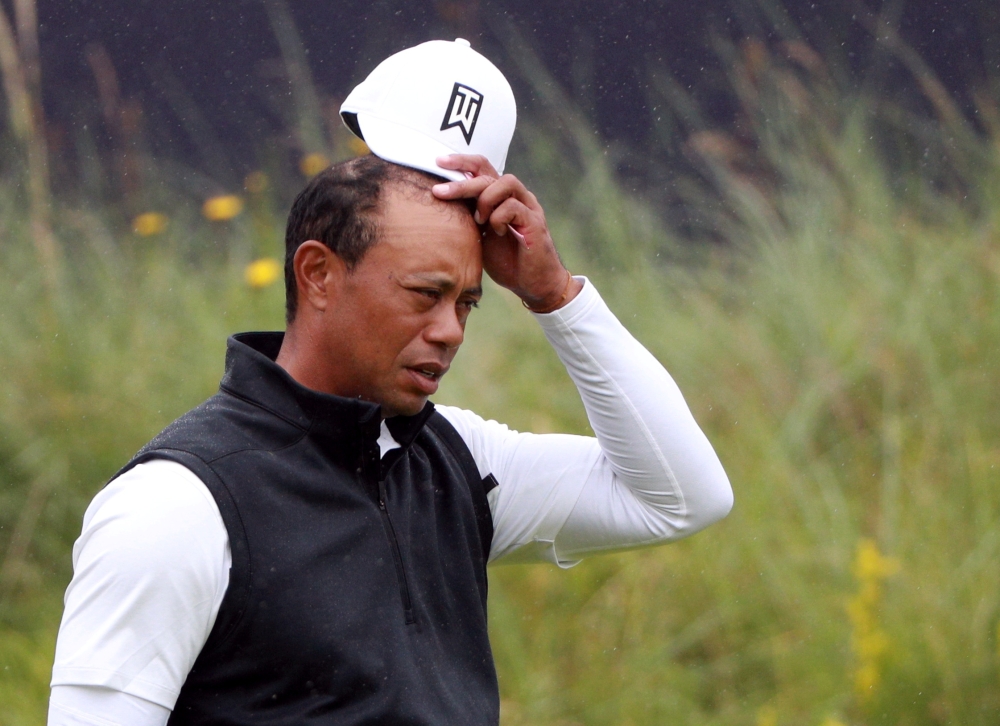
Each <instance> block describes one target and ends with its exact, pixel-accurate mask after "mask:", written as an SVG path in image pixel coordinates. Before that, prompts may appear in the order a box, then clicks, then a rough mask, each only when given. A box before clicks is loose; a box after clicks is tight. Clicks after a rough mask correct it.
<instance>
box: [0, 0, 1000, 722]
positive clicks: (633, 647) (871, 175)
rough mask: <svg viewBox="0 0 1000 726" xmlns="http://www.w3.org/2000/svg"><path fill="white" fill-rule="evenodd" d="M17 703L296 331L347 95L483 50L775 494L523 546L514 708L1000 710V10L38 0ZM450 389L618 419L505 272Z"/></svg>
mask: <svg viewBox="0 0 1000 726" xmlns="http://www.w3.org/2000/svg"><path fill="white" fill-rule="evenodd" d="M0 8H2V10H3V12H2V13H0V74H2V81H3V87H2V94H0V112H2V113H0V726H21V725H35V724H42V723H44V714H45V709H46V699H47V694H48V686H47V684H48V679H49V675H50V669H51V662H52V654H53V647H54V642H55V635H56V630H57V627H58V622H59V617H60V614H61V607H62V593H63V590H64V589H65V586H66V584H67V582H68V581H69V578H70V576H71V549H72V545H73V541H74V540H75V538H76V536H77V535H78V533H79V531H80V524H81V518H82V515H83V512H84V510H85V508H86V506H87V504H88V502H89V501H90V499H91V498H92V497H93V495H94V494H95V493H96V492H97V491H98V490H99V489H100V487H101V486H102V485H103V483H104V482H105V481H106V480H107V479H108V477H110V476H111V475H113V474H114V472H115V471H116V470H117V469H118V468H119V467H120V466H121V465H122V464H124V463H125V462H126V461H127V460H128V459H129V458H130V456H131V455H132V454H133V453H134V452H135V450H136V449H137V448H138V447H139V446H141V445H142V444H143V443H145V442H146V441H147V440H148V439H149V438H150V437H151V436H153V435H154V434H155V433H156V432H158V431H159V430H160V428H161V427H163V426H164V425H165V424H167V423H168V422H170V421H171V420H172V419H174V418H175V417H176V416H178V415H179V414H181V413H183V412H184V411H185V410H187V409H188V408H190V407H192V406H194V405H195V404H197V403H198V402H200V401H201V400H203V399H204V398H205V397H207V396H209V395H211V393H212V392H213V391H214V390H215V388H216V386H217V384H218V380H219V377H220V375H221V372H222V364H223V352H224V348H225V339H226V336H227V335H228V334H230V333H232V332H236V331H240V330H247V329H275V328H281V327H282V323H283V286H282V284H281V281H280V279H279V277H280V274H281V266H280V262H279V260H280V258H281V256H282V253H283V242H282V240H283V226H284V216H285V214H286V212H287V209H288V206H289V204H290V201H291V199H292V198H293V197H294V195H295V194H296V193H297V192H298V190H299V189H300V188H301V187H302V186H303V185H304V183H305V182H306V180H307V179H308V178H309V177H310V176H311V175H313V174H316V173H317V172H318V171H320V170H321V169H323V168H325V167H326V166H327V165H328V164H330V163H332V162H335V161H338V160H342V159H345V158H348V157H350V156H353V155H357V154H363V153H366V149H365V148H364V145H363V144H361V143H359V142H357V141H355V140H353V139H352V137H351V136H350V134H349V133H348V132H347V131H346V130H345V129H343V128H342V127H341V124H340V121H339V118H338V116H337V109H338V107H339V103H340V100H341V99H342V98H343V97H344V96H345V95H346V93H347V92H348V91H349V90H350V89H351V88H352V87H353V85H354V84H356V83H357V82H358V81H360V80H361V79H363V78H364V77H365V76H366V75H367V73H368V72H369V71H370V70H371V69H372V68H373V67H374V65H375V64H376V63H377V62H378V61H379V60H381V59H382V58H384V57H385V56H387V55H388V54H390V53H392V52H395V51H397V50H400V49H402V48H404V47H407V46H409V45H412V44H414V43H417V42H420V41H423V40H428V39H432V38H444V39H451V38H454V37H465V38H468V39H469V40H471V41H472V45H473V47H475V48H476V49H478V50H480V51H481V52H483V53H485V54H486V55H487V56H489V57H490V58H491V59H493V60H494V62H496V64H497V65H498V66H499V67H500V68H501V70H503V71H504V72H505V73H506V74H507V76H508V78H510V80H511V82H512V85H513V86H514V88H515V93H516V95H517V98H518V102H519V127H518V131H517V134H516V135H515V141H514V146H513V148H512V152H511V157H510V161H509V164H508V169H509V170H510V171H511V172H513V173H515V174H517V175H519V176H520V177H522V178H523V179H525V180H526V181H527V182H528V184H529V186H530V187H531V188H532V189H533V190H534V191H535V192H536V193H537V194H538V196H539V197H540V199H541V201H542V202H543V204H544V205H545V207H546V210H547V213H548V217H549V220H550V224H551V227H552V230H553V233H554V236H555V237H556V240H557V244H558V245H559V247H560V250H561V252H562V254H563V257H564V259H565V261H566V262H567V265H568V266H569V267H570V268H571V269H572V270H573V271H574V272H578V273H583V274H587V275H589V276H590V277H591V279H592V280H594V281H595V283H596V284H597V285H598V287H599V289H600V290H601V291H602V293H603V295H604V296H605V298H606V299H607V300H608V301H609V303H610V305H611V307H612V308H613V309H614V310H615V311H616V313H617V314H618V316H619V317H620V318H621V320H622V321H623V322H624V323H625V324H626V326H627V327H628V328H629V329H630V330H632V332H633V333H634V334H635V335H636V336H637V337H638V338H639V339H640V340H642V341H643V342H644V343H645V344H646V345H647V346H648V347H649V348H650V350H652V351H653V353H654V354H655V355H656V356H657V357H658V358H659V359H660V360H661V361H662V362H663V363H664V364H665V365H666V366H667V368H668V370H670V371H671V373H672V374H673V375H674V377H675V378H676V380H677V381H678V383H679V384H680V386H681V389H682V390H683V391H684V392H685V395H686V397H687V400H688V402H689V404H690V405H691V407H692V409H693V410H694V412H695V415H696V417H697V418H698V420H699V422H700V423H701V424H702V426H703V427H704V428H705V430H706V432H707V433H708V435H709V438H710V439H711V440H712V442H713V443H714V444H715V447H716V449H717V451H718V453H719V456H720V457H721V459H722V461H723V464H724V465H725V467H726V469H727V471H728V473H729V476H730V478H731V480H732V483H733V487H734V490H735V493H736V507H735V509H734V511H733V513H732V514H731V515H730V516H729V518H728V519H726V520H725V521H724V522H722V523H721V524H718V525H716V526H714V527H712V528H710V529H709V530H707V531H705V532H704V533H701V534H698V535H696V536H695V537H693V538H692V539H690V540H687V541H683V542H680V543H677V544H674V545H670V546H668V547H664V548H660V549H654V550H646V551H640V552H634V553H625V554H617V555H608V556H603V557H594V558H592V559H590V560H588V561H585V562H584V563H583V564H581V565H579V566H578V567H576V568H574V569H572V570H569V571H566V572H563V571H558V570H556V569H555V568H552V567H549V566H543V565H538V566H511V567H497V568H494V569H493V570H492V572H491V589H490V618H491V628H492V637H493V645H494V649H495V655H496V659H497V664H498V668H499V673H500V687H501V694H502V699H503V701H502V721H503V724H504V725H505V726H517V725H522V724H525V725H526V724H551V725H553V726H555V725H560V726H569V725H571V724H587V725H589V724H635V725H638V724H666V723H683V724H691V725H701V724H720V725H721V724H727V725H728V724H737V725H741V724H746V725H752V726H781V725H785V724H788V725H792V724H794V725H807V726H862V725H868V724H900V725H904V724H905V725H915V726H920V725H924V724H926V725H932V724H935V725H937V724H963V725H965V724H967V725H979V724H983V725H985V724H997V723H1000V567H998V560H1000V519H998V517H1000V491H998V484H1000V470H998V469H997V467H998V466H1000V439H998V434H1000V414H998V411H1000V380H998V379H997V364H998V361H1000V349H998V344H1000V315H998V314H997V312H998V311H997V303H998V294H1000V228H998V224H1000V217H998V212H1000V156H998V154H1000V145H998V144H1000V10H998V8H997V6H996V4H995V3H994V2H991V1H989V0H961V1H959V2H955V1H954V0H951V1H948V2H945V1H942V2H931V1H929V0H926V1H923V0H922V1H921V2H915V1H912V0H911V2H908V3H907V2H903V1H901V0H886V1H885V2H877V1H875V0H867V1H866V0H836V1H835V2H829V3H811V2H808V1H806V0H785V2H784V3H783V4H782V3H781V2H779V1H778V0H702V2H699V3H676V2H674V3H668V2H666V1H665V0H622V2H619V3H606V2H595V1H593V0H580V1H579V2H575V3H560V4H553V3H549V4H544V3H537V2H527V1H526V0H489V1H487V0H480V1H478V2H477V1H476V0H439V1H437V2H430V1H424V2H403V1H402V0H378V1H376V2H364V3H362V2H356V1H354V0H341V1H340V2H337V3H329V2H324V3H321V2H316V1H315V0H227V1H226V2H221V1H220V0H203V1H202V2H198V3H195V2H188V1H183V2H173V3H171V2H149V1H148V0H141V1H140V0H128V1H127V2H126V0H77V2H73V3H55V2H42V3H39V4H38V5H37V6H36V3H35V0H0ZM438 400H439V401H440V402H445V403H452V404H457V405H462V406H465V407H468V408H472V409H474V410H476V411H477V412H478V413H480V414H482V415H484V416H486V417H491V418H497V419H499V420H502V421H505V422H507V423H509V424H510V425H511V426H513V427H515V428H520V429H523V430H533V431H537V432H547V431H568V432H577V433H587V432H588V430H589V429H588V427H587V421H586V417H585V415H584V412H583V409H582V406H581V404H580V402H579V400H578V398H577V395H576V392H575V390H574V389H573V387H572V385H571V383H570V382H569V380H568V378H567V376H566V375H565V373H564V371H563V370H562V369H561V366H560V364H559V362H558V361H557V359H556V357H555V355H554V354H553V353H552V352H551V351H550V350H549V348H548V346H547V344H546V343H545V341H544V338H543V337H542V335H541V334H540V333H539V331H538V329H537V327H536V326H535V325H534V323H533V321H532V320H531V319H530V316H529V315H528V314H527V313H525V312H524V311H523V310H521V309H520V306H519V304H518V303H517V300H516V299H514V298H512V297H511V296H510V295H509V294H507V293H506V292H504V291H502V290H499V289H497V288H495V287H489V288H488V290H487V294H486V296H485V300H484V303H483V305H482V308H481V309H480V310H479V311H477V313H476V314H475V315H474V316H473V319H472V321H471V322H470V326H469V331H468V337H467V342H466V345H465V347H464V348H463V351H462V353H461V355H459V357H458V359H457V361H456V364H455V367H454V368H453V370H452V373H451V374H450V376H449V378H447V379H445V382H444V386H443V388H442V391H441V394H440V395H439V397H438Z"/></svg>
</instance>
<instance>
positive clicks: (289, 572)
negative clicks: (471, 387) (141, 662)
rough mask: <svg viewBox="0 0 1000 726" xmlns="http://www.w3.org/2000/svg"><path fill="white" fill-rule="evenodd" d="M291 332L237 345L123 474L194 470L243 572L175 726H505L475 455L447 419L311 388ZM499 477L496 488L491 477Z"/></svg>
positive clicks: (429, 410)
mask: <svg viewBox="0 0 1000 726" xmlns="http://www.w3.org/2000/svg"><path fill="white" fill-rule="evenodd" d="M280 346H281V334H280V333H245V334H242V335H237V336H234V337H233V338H230V340H229V347H228V352H227V355H226V374H225V377H224V378H223V379H222V384H221V386H220V390H219V393H218V394H216V395H215V396H213V397H212V398H210V399H209V400H208V401H206V402H205V403H203V404H202V405H201V406H198V407H197V408H195V409H194V410H192V411H190V412H189V413H187V414H186V415H184V416H182V417H181V418H180V419H178V420H177V421H175V422H174V423H173V424H171V425H170V426H168V427H167V428H166V429H165V430H164V431H163V432H162V433H161V434H160V435H159V436H157V437H156V438H155V439H153V440H152V441H151V442H150V443H149V444H148V445H147V446H145V447H144V448H143V449H142V450H141V451H140V452H139V453H138V454H137V456H136V457H135V458H134V459H133V460H132V461H131V462H130V463H129V465H128V466H127V467H125V469H123V471H125V470H127V469H128V468H131V467H132V466H135V465H136V464H138V463H140V462H142V461H147V460H149V459H153V458H164V459H170V460H173V461H177V462H179V463H181V464H183V465H185V466H187V467H188V468H189V469H191V470H192V471H194V473H195V474H197V475H198V476H199V477H200V478H201V480H202V481H203V482H204V483H205V484H206V486H207V487H208V489H209V491H210V492H211V493H212V496H213V497H214V498H215V501H216V503H217V504H218V506H219V511H220V512H221V513H222V519H223V521H224V522H225V525H226V530H227V531H228V533H229V543H230V548H231V550H232V557H233V565H232V569H231V570H230V574H229V589H228V590H227V591H226V595H225V599H224V600H223V602H222V607H221V609H220V611H219V615H218V618H217V620H216V623H215V627H214V628H213V630H212V633H211V635H210V636H209V639H208V642H207V643H206V644H205V647H204V649H203V650H202V652H201V654H200V655H199V657H198V659H197V661H196V662H195V664H194V667H193V669H192V670H191V672H190V673H189V674H188V677H187V681H186V682H185V683H184V687H183V688H182V690H181V693H180V697H179V699H178V701H177V704H176V706H175V708H174V711H173V715H172V716H171V718H170V721H169V724H170V725H171V726H176V725H179V724H213V726H214V725H218V726H223V725H226V726H229V725H231V726H249V725H250V724H253V725H254V726H264V725H267V726H272V725H273V726H278V725H279V724H280V725H281V726H307V725H310V724H329V725H331V726H333V725H334V724H337V725H338V726H340V725H343V726H347V725H348V724H350V725H351V726H360V725H361V724H394V725H395V724H413V725H416V724H427V725H429V724H434V725H435V726H442V725H444V724H463V725H472V724H497V723H498V722H499V694H498V688H497V679H496V672H495V670H494V666H493V657H492V654H491V652H490V644H489V640H488V638H487V629H486V557H487V555H488V552H489V545H490V541H491V539H492V534H493V525H492V520H491V518H490V512H489V507H488V504H487V501H486V492H487V486H488V484H487V483H486V482H484V481H483V480H482V479H480V477H479V474H478V471H477V468H476V465H475V462H474V461H473V459H472V455H471V453H470V452H469V450H468V447H467V446H466V445H465V443H464V442H463V441H462V439H461V438H460V437H459V435H458V433H457V432H456V431H455V430H454V428H452V426H451V425H450V424H449V423H448V422H447V421H446V420H445V419H444V417H442V416H441V414H439V413H436V412H435V411H434V407H433V405H431V404H430V403H428V404H427V406H426V408H425V409H424V410H423V411H422V412H421V413H420V414H418V415H416V416H412V417H397V418H391V419H388V420H387V422H386V423H387V425H388V426H389V429H390V431H391V432H392V434H393V437H394V438H395V439H396V440H397V441H398V442H399V443H400V444H401V445H402V448H401V449H398V450H395V451H392V452H389V453H388V454H387V455H386V456H385V457H384V458H382V459H380V457H379V448H378V443H377V438H378V435H379V426H380V422H381V417H380V411H379V408H378V406H375V405H373V404H369V403H365V402H362V401H358V400H353V399H346V398H340V397H336V396H330V395H325V394H321V393H318V392H316V391H312V390H309V389H307V388H304V387H303V386H301V385H299V384H297V383H296V382H295V381H294V380H293V379H292V378H291V377H290V376H288V374H287V373H286V372H285V371H284V370H283V369H282V368H281V367H279V366H278V365H277V364H276V363H275V362H274V359H275V357H276V356H277V353H278V349H279V348H280ZM491 480H492V479H491Z"/></svg>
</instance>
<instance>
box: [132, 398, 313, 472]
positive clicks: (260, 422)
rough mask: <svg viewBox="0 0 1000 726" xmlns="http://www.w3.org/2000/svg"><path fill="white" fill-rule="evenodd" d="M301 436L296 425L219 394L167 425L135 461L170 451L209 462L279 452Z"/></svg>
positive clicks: (261, 409)
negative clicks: (240, 454)
mask: <svg viewBox="0 0 1000 726" xmlns="http://www.w3.org/2000/svg"><path fill="white" fill-rule="evenodd" d="M304 434H305V429H303V428H302V427H301V426H300V425H298V424H296V423H294V422H292V421H289V420H287V419H284V418H282V417H280V416H278V415H277V414H275V413H274V412H272V411H269V410H267V409H265V408H262V407H261V406H258V405H257V404H255V403H252V402H250V401H245V400H243V399H241V398H239V397H237V396H234V395H232V394H230V393H228V392H226V391H219V392H218V393H216V394H215V395H214V396H212V397H211V398H209V399H208V400H206V401H204V402H203V403H201V404H200V405H198V406H196V407H195V408H193V409H191V410H190V411H188V412H187V413H185V414H184V415H183V416H181V417H180V418H178V419H176V420H175V421H173V422H172V423H171V424H169V425H168V426H167V427H166V428H165V429H163V431H161V432H160V433H159V434H157V435H156V436H155V437H153V439H152V440H151V441H150V442H149V443H148V444H146V445H145V446H144V447H142V449H140V450H139V452H138V453H137V455H136V458H137V459H138V458H147V457H148V455H149V454H150V453H152V452H154V451H163V450H171V451H183V452H187V453H189V454H193V455H194V456H196V457H198V458H199V459H201V460H203V461H206V462H209V461H213V460H216V459H219V458H222V457H224V456H228V455H230V454H234V453H237V452H241V451H254V450H274V449H279V448H283V447H285V446H288V445H289V444H291V443H293V442H294V441H295V440H296V439H299V438H301V437H302V436H303V435H304Z"/></svg>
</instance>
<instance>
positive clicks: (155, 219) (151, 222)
mask: <svg viewBox="0 0 1000 726" xmlns="http://www.w3.org/2000/svg"><path fill="white" fill-rule="evenodd" d="M168 221H169V220H168V219H167V215H165V214H160V213H159V212H144V213H143V214H140V215H139V216H138V217H136V218H135V219H133V220H132V230H133V231H134V232H135V233H136V234H137V235H139V236H140V237H152V236H153V235H154V234H160V233H161V232H163V230H165V229H166V228H167V222H168Z"/></svg>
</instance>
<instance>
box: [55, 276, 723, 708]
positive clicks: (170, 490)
mask: <svg viewBox="0 0 1000 726" xmlns="http://www.w3.org/2000/svg"><path fill="white" fill-rule="evenodd" d="M580 279H583V278H580ZM535 318H536V319H537V320H538V322H539V324H540V325H541V326H542V329H543V330H544V332H545V335H546V337H547V338H548V340H549V342H550V343H551V344H552V347H553V348H554V349H555V351H556V353H557V354H558V356H559V358H560V360H562V362H563V364H564V365H565V366H566V369H567V371H568V372H569V375H570V377H571V378H572V379H573V382H574V383H575V384H576V386H577V389H578V390H579V392H580V396H581V398H582V399H583V403H584V406H585V407H586V410H587V416H588V418H589V420H590V425H591V427H592V428H593V430H594V432H595V434H596V438H592V437H585V436H570V435H565V434H531V433H518V432H517V431H512V430H510V429H508V428H507V427H506V426H504V425H503V424H500V423H497V422H496V421H485V420H483V419H482V418H480V417H479V416H477V415H476V414H474V413H472V412H471V411H466V410H463V409H459V408H455V407H452V406H438V407H437V410H438V411H439V412H440V413H441V414H442V415H443V416H444V417H445V418H447V419H448V421H449V422H450V423H451V424H452V425H453V426H454V427H455V428H456V429H457V430H458V432H459V434H460V435H461V436H462V438H463V439H464V441H465V442H466V444H467V445H468V447H469V450H470V451H471V452H472V455H473V457H474V458H475V461H476V464H477V465H478V467H479V471H480V474H481V475H482V476H484V477H485V476H486V475H487V474H493V476H494V477H495V478H496V480H497V482H498V486H497V487H496V488H494V489H493V491H492V492H490V495H489V497H488V498H489V504H490V509H491V511H492V514H493V524H494V535H493V545H492V549H491V552H490V562H491V563H495V562H501V561H502V562H533V561H534V562H537V561H548V562H553V563H555V564H558V565H559V566H561V567H569V566H571V565H573V564H575V563H576V562H577V561H579V559H580V558H581V557H583V556H584V555H586V554H587V553H590V552H596V551H601V550H609V549H620V548H626V547H638V546H642V545H648V544H657V543H663V542H669V541H672V540H676V539H679V538H680V537H684V536H687V535H689V534H692V533H693V532H696V531H698V530H700V529H702V528H704V527H706V526H708V525H709V524H711V523H712V522H714V521H716V520H718V519H721V518H722V517H724V516H725V515H726V514H727V513H728V512H729V510H730V508H731V507H732V490H731V489H730V486H729V481H728V479H727V477H726V474H725V472H724V471H723V469H722V465H721V464H720V462H719V459H718V457H717V456H716V455H715V452H714V451H713V449H712V446H711V444H709V442H708V440H707V439H706V438H705V435H704V434H703V433H702V431H701V429H700V428H699V427H698V425H697V423H695V421H694V418H693V417H692V415H691V412H690V410H689V409H688V407H687V404H686V403H685V402H684V399H683V397H682V396H681V393H680V390H679V389H678V388H677V386H676V384H675V383H674V381H673V379H671V377H670V375H669V374H668V373H667V372H666V370H664V368H663V367H662V366H661V365H660V364H659V363H658V362H657V361H656V359H655V358H653V356H652V355H651V354H650V353H649V352H648V351H646V349H645V348H643V347H642V345H640V344H639V342H638V341H636V340H635V338H633V337H632V336H631V335H630V334H629V333H628V331H626V330H625V328H624V327H623V326H622V325H621V323H620V322H619V321H618V320H617V319H616V318H615V316H614V315H613V314H612V313H611V311H610V310H609V309H608V308H607V306H606V305H605V304H604V301H603V300H602V299H601V297H600V295H599V294H598V293H597V290H596V289H595V288H594V287H593V285H591V284H590V283H589V282H586V281H585V284H584V287H583V289H582V291H581V292H580V293H579V295H577V297H576V298H574V299H573V300H571V301H570V302H569V303H568V304H567V305H566V306H564V307H563V308H561V309H560V310H557V311H555V312H553V313H549V314H545V315H535ZM379 445H380V447H381V450H382V453H383V455H384V454H385V452H386V451H388V450H389V449H391V448H396V447H397V446H398V444H396V442H395V441H394V440H393V439H392V436H391V435H390V434H389V431H388V429H387V428H386V427H385V425H384V424H383V427H382V435H381V437H380V438H379ZM229 566H230V553H229V540H228V536H227V533H226V528H225V525H224V524H223V522H222V517H221V516H220V514H219V510H218V507H217V505H216V504H215V500H214V499H213V498H212V496H211V494H210V493H209V492H208V489H207V488H206V487H205V486H204V484H203V483H202V482H201V480H200V479H199V478H198V477H197V476H195V474H194V473H192V472H191V471H190V470H189V469H187V468H185V467H184V466H182V465H180V464H177V463H174V462H169V461H162V460H161V461H150V462H147V463H145V464H140V465H139V466H136V467H134V468H133V469H131V470H130V471H129V472H127V473H126V474H124V475H122V476H121V477H118V478H117V479H115V480H114V481H112V482H111V483H110V484H108V486H107V487H105V488H104V489H102V490H101V492H100V493H99V494H98V495H97V496H96V497H95V498H94V500H93V502H91V504H90V507H89V508H88V509H87V512H86V514H85V515H84V520H83V531H82V533H81V535H80V538H79V539H78V540H77V542H76V544H75V545H74V547H73V570H74V575H73V580H72V582H71V583H70V585H69V587H68V588H67V590H66V597H65V604H66V607H65V611H64V613H63V619H62V624H61V626H60V629H59V637H58V641H57V644H56V656H55V665H54V667H53V671H52V696H51V699H50V706H49V726H83V725H87V726H92V725H95V724H96V725H98V726H107V725H114V726H163V725H164V724H166V722H167V719H168V718H169V716H170V709H172V708H173V706H174V703H175V702H176V700H177V696H178V694H179V693H180V689H181V686H182V685H183V684H184V680H185V678H186V677H187V673H188V671H189V670H190V669H191V666H192V665H193V664H194V661H195V659H196V658H197V657H198V654H199V652H200V651H201V649H202V647H203V646H204V644H205V641H206V640H207V638H208V635H209V633H210V632H211V630H212V626H213V625H214V623H215V618H216V615H217V614H218V611H219V606H220V604H221V602H222V598H223V595H224V594H225V592H226V587H227V586H228V582H229Z"/></svg>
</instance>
